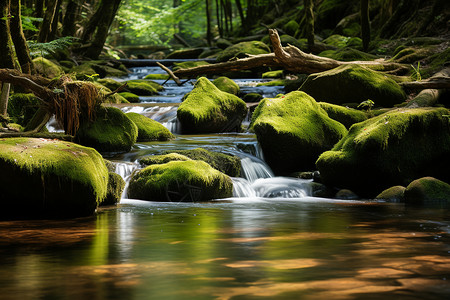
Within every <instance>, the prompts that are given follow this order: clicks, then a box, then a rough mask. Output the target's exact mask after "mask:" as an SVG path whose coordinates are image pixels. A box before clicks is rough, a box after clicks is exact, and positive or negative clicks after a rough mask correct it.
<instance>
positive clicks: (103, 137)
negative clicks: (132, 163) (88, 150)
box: [75, 107, 138, 152]
mask: <svg viewBox="0 0 450 300" xmlns="http://www.w3.org/2000/svg"><path fill="white" fill-rule="evenodd" d="M137 135H138V128H137V126H136V125H135V124H134V123H133V121H131V120H130V119H129V118H128V117H127V116H126V115H125V114H124V113H123V112H122V111H121V110H120V109H117V108H114V107H102V108H99V109H98V110H97V112H96V119H95V121H94V122H87V121H84V122H82V123H81V124H80V128H79V129H78V132H77V134H76V135H75V140H76V141H77V142H78V143H80V144H82V145H85V146H89V147H93V148H95V149H97V150H98V151H100V152H127V151H130V149H131V146H133V145H134V143H135V142H136V138H137Z"/></svg>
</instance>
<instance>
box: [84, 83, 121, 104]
mask: <svg viewBox="0 0 450 300" xmlns="http://www.w3.org/2000/svg"><path fill="white" fill-rule="evenodd" d="M90 83H91V84H93V85H94V86H95V87H96V88H97V90H98V94H99V96H100V98H101V99H102V101H103V102H104V103H129V102H128V100H127V99H125V98H124V97H122V96H121V95H119V94H117V93H115V94H112V95H110V94H111V92H112V91H111V90H110V89H109V88H107V87H106V86H104V85H103V84H101V83H99V82H98V81H92V82H90ZM107 95H109V96H107ZM106 96H107V97H106Z"/></svg>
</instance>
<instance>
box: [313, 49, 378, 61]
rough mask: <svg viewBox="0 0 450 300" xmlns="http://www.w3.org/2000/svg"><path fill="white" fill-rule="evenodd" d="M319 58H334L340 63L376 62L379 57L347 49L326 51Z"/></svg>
mask: <svg viewBox="0 0 450 300" xmlns="http://www.w3.org/2000/svg"><path fill="white" fill-rule="evenodd" d="M319 56H323V57H328V58H332V59H335V60H340V61H354V60H362V61H364V60H365V61H368V60H374V59H377V58H378V57H377V56H376V55H373V54H369V53H366V52H362V51H359V50H356V49H353V48H349V47H345V48H340V49H337V50H325V51H322V52H320V53H319Z"/></svg>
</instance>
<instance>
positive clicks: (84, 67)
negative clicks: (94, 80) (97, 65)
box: [70, 63, 98, 80]
mask: <svg viewBox="0 0 450 300" xmlns="http://www.w3.org/2000/svg"><path fill="white" fill-rule="evenodd" d="M70 71H71V72H72V73H74V74H75V77H76V78H77V79H78V80H86V79H89V78H90V77H93V76H95V75H96V74H97V75H98V73H97V71H95V70H94V68H93V67H92V65H91V64H89V63H83V64H81V65H78V66H75V67H73V68H72V69H71V70H70Z"/></svg>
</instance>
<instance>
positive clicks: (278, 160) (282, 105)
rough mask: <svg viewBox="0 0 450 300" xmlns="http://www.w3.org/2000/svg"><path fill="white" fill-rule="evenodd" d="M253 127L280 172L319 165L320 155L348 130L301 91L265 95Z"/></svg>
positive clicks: (274, 168) (254, 118)
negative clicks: (316, 162) (268, 96)
mask: <svg viewBox="0 0 450 300" xmlns="http://www.w3.org/2000/svg"><path fill="white" fill-rule="evenodd" d="M250 128H251V129H252V130H253V131H254V132H255V133H256V137H257V139H258V142H259V143H260V145H261V147H262V149H263V152H264V157H265V160H266V162H267V163H268V165H269V166H270V167H271V168H272V170H273V171H274V172H276V173H291V172H294V171H296V170H299V169H307V168H311V169H315V166H314V163H315V161H316V160H317V158H318V157H319V155H320V154H321V153H322V152H324V151H326V150H329V149H331V148H332V147H333V145H334V144H335V143H336V142H337V141H339V140H340V139H341V138H342V137H343V136H344V135H345V134H346V133H347V130H346V129H345V126H344V125H342V124H340V123H339V122H337V121H335V120H333V119H331V118H330V117H328V115H327V114H326V112H325V111H324V110H323V109H321V108H320V106H319V105H318V104H317V102H316V101H315V100H314V99H313V98H312V97H310V96H309V95H307V94H306V93H304V92H298V91H297V92H291V93H289V94H287V95H285V96H282V97H280V98H272V99H267V98H266V99H263V100H262V101H261V102H260V103H259V105H258V107H257V108H256V110H255V112H254V113H253V117H252V122H251V124H250Z"/></svg>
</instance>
